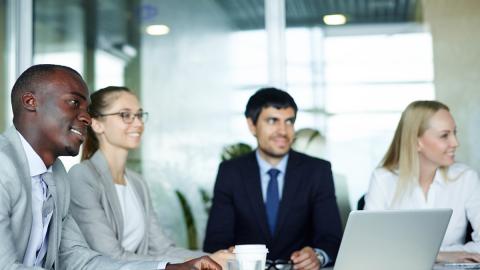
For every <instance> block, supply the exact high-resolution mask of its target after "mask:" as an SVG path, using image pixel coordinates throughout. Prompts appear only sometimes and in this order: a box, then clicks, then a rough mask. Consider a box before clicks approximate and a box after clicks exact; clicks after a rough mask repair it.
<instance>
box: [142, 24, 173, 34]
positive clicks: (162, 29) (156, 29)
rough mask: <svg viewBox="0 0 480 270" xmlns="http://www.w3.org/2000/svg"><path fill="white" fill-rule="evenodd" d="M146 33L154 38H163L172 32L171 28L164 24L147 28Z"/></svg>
mask: <svg viewBox="0 0 480 270" xmlns="http://www.w3.org/2000/svg"><path fill="white" fill-rule="evenodd" d="M146 32H147V34H149V35H152V36H162V35H166V34H168V33H169V32H170V28H168V26H166V25H163V24H153V25H149V26H147V29H146Z"/></svg>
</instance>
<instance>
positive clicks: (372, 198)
mask: <svg viewBox="0 0 480 270" xmlns="http://www.w3.org/2000/svg"><path fill="white" fill-rule="evenodd" d="M447 176H448V180H445V178H444V176H443V174H442V173H441V172H440V170H437V172H436V173H435V177H434V179H433V183H432V184H431V186H430V189H429V190H428V193H427V197H426V198H425V196H424V193H423V191H422V188H421V187H420V185H419V184H417V185H415V186H414V187H413V188H412V189H411V190H409V191H406V193H405V194H404V195H403V196H402V198H401V199H400V200H398V201H397V202H395V205H392V200H393V197H394V195H395V190H396V187H397V179H398V175H397V174H395V173H393V172H391V171H389V170H387V169H385V168H377V169H376V170H374V171H373V174H372V178H371V180H370V187H369V189H368V193H367V195H366V197H365V210H386V209H431V208H451V209H453V214H452V218H451V219H450V223H449V224H448V228H447V231H446V233H445V237H444V239H443V242H442V245H441V248H440V250H441V251H467V252H476V253H480V234H479V226H480V179H479V177H478V174H477V173H476V172H475V171H474V170H472V169H470V168H469V167H468V166H466V165H463V164H460V163H455V164H453V165H451V166H450V167H449V169H448V172H447ZM468 221H470V223H471V224H472V227H473V230H474V232H473V233H472V239H473V241H472V242H468V243H466V244H464V240H465V234H466V228H467V222H468Z"/></svg>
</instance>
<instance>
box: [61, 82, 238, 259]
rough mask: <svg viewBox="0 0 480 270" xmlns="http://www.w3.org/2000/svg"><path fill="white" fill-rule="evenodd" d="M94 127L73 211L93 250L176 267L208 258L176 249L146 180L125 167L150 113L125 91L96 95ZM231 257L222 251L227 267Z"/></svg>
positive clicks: (72, 176) (76, 177)
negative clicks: (187, 261)
mask: <svg viewBox="0 0 480 270" xmlns="http://www.w3.org/2000/svg"><path fill="white" fill-rule="evenodd" d="M90 99H91V104H90V105H89V107H88V110H89V113H90V115H91V117H92V124H91V126H90V127H89V128H88V130H87V137H86V141H85V143H84V148H83V152H82V160H83V161H82V162H81V163H80V164H77V165H75V166H74V167H72V169H70V171H69V173H68V177H69V180H70V183H71V204H70V210H71V212H72V215H73V216H74V218H75V220H76V221H77V223H78V226H79V227H80V229H81V231H82V232H83V234H84V236H85V238H86V240H87V242H88V244H89V245H90V247H91V248H92V249H94V250H96V251H98V252H100V253H103V254H107V255H110V256H111V257H114V258H119V259H124V260H148V259H150V260H154V259H160V260H162V261H166V262H171V263H177V262H183V261H186V260H187V259H190V258H194V257H198V256H202V255H205V253H202V252H198V251H190V250H187V249H184V248H179V247H175V246H174V244H173V242H172V241H171V240H170V239H168V238H167V237H166V236H165V235H164V234H163V232H162V228H161V227H160V224H159V222H158V220H157V216H156V215H155V213H154V211H153V209H152V203H151V200H150V193H149V191H148V188H147V184H146V182H145V181H144V180H143V178H142V177H141V176H140V175H139V174H137V173H135V172H134V171H132V170H129V169H128V168H126V163H127V156H128V152H129V151H130V150H132V149H135V148H137V147H139V145H140V141H141V136H142V133H143V130H144V121H145V120H146V117H147V113H146V112H144V111H143V110H142V108H141V106H140V104H139V101H138V99H137V97H136V96H135V95H134V94H133V93H132V92H130V90H129V89H128V88H125V87H114V86H110V87H107V88H103V89H100V90H98V91H96V92H94V93H93V94H92V95H91V96H90ZM230 256H233V255H231V254H230V253H228V252H227V251H222V252H217V253H215V254H213V255H212V258H213V259H215V260H216V261H217V262H219V263H221V264H223V263H224V260H225V259H228V258H230Z"/></svg>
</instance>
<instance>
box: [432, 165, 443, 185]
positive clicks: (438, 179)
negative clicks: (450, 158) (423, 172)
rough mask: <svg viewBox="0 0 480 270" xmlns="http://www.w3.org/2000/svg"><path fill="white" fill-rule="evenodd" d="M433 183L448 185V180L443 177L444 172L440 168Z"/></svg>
mask: <svg viewBox="0 0 480 270" xmlns="http://www.w3.org/2000/svg"><path fill="white" fill-rule="evenodd" d="M432 183H437V184H439V185H444V184H446V179H445V177H444V175H443V172H442V170H441V169H440V168H438V169H437V170H436V171H435V176H434V177H433V182H432Z"/></svg>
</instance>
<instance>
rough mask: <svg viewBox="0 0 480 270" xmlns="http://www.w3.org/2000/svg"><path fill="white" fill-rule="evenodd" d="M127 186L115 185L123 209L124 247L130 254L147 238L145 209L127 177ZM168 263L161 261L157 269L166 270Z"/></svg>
mask: <svg viewBox="0 0 480 270" xmlns="http://www.w3.org/2000/svg"><path fill="white" fill-rule="evenodd" d="M124 177H125V185H119V184H115V190H116V191H117V196H118V201H119V202H120V207H121V208H122V215H123V235H122V243H121V245H122V247H123V248H124V249H125V250H127V251H130V252H135V251H136V250H137V249H138V246H139V245H140V243H141V242H142V239H143V238H144V236H145V220H146V218H145V216H144V213H145V209H143V208H142V204H141V203H140V201H139V200H140V198H139V196H138V194H137V193H136V192H135V190H134V189H133V188H132V186H131V185H129V184H128V179H127V176H126V175H125V176H124ZM167 264H168V262H165V261H160V262H159V263H158V266H157V269H158V270H161V269H165V267H167Z"/></svg>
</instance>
